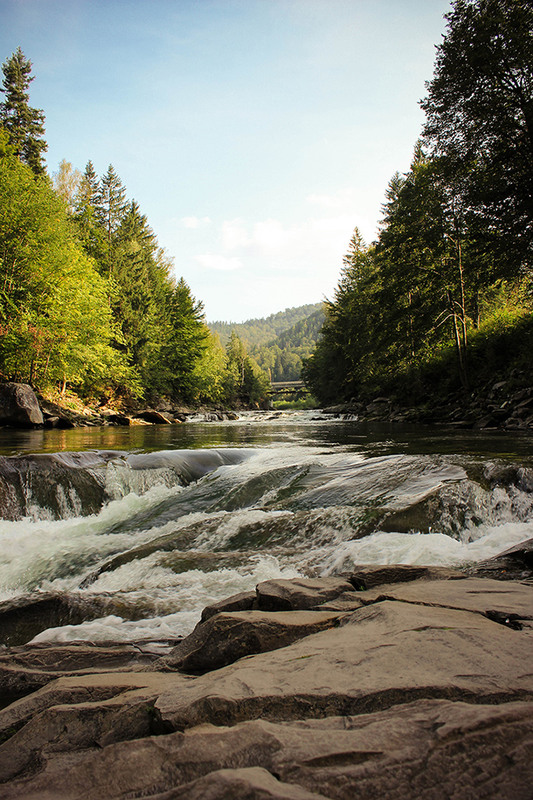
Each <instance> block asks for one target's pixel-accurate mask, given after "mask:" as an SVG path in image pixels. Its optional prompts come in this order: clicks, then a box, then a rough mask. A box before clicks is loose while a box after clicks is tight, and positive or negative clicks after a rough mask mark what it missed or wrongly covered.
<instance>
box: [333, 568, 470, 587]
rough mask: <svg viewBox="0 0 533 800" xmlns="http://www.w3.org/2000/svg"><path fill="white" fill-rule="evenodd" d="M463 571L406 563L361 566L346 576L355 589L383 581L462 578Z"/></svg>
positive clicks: (397, 581) (398, 581)
mask: <svg viewBox="0 0 533 800" xmlns="http://www.w3.org/2000/svg"><path fill="white" fill-rule="evenodd" d="M462 577H464V573H462V572H460V571H459V570H452V569H448V568H446V567H418V566H409V565H406V564H389V565H387V566H385V567H381V566H361V567H357V568H356V569H355V571H354V572H352V573H350V575H349V576H347V579H348V580H349V581H350V583H351V584H352V585H353V586H354V588H355V589H371V588H373V587H374V586H381V585H383V584H385V583H404V582H409V581H417V580H435V579H437V578H442V579H447V578H462Z"/></svg>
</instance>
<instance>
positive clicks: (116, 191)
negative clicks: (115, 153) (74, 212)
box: [96, 164, 127, 277]
mask: <svg viewBox="0 0 533 800" xmlns="http://www.w3.org/2000/svg"><path fill="white" fill-rule="evenodd" d="M126 206H127V202H126V189H125V187H124V185H123V183H122V181H121V180H120V178H119V176H118V175H117V173H116V172H115V169H114V167H113V165H112V164H110V165H109V167H108V168H107V172H106V174H105V175H104V176H103V177H102V178H101V180H100V184H99V186H98V195H97V198H96V213H97V216H98V220H99V222H100V225H101V226H102V229H103V231H104V255H103V267H104V269H105V271H106V272H107V275H108V277H110V276H111V275H112V274H113V268H114V261H115V234H116V232H117V230H118V228H119V226H120V223H121V222H122V219H123V217H124V213H125V211H126Z"/></svg>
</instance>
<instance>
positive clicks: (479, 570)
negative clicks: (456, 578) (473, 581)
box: [469, 539, 533, 581]
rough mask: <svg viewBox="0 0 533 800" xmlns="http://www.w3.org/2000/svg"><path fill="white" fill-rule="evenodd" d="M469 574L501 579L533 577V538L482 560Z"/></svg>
mask: <svg viewBox="0 0 533 800" xmlns="http://www.w3.org/2000/svg"><path fill="white" fill-rule="evenodd" d="M469 574H470V575H479V576H480V577H483V578H484V577H490V578H495V579H496V580H500V581H502V580H523V579H531V578H533V539H528V540H527V541H525V542H521V543H520V544H518V545H515V546H514V547H511V548H509V550H505V551H504V552H503V553H499V554H498V555H497V556H494V557H493V558H489V559H487V560H486V561H480V562H479V563H478V564H476V565H475V566H474V567H471V569H470V570H469Z"/></svg>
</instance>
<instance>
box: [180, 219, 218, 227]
mask: <svg viewBox="0 0 533 800" xmlns="http://www.w3.org/2000/svg"><path fill="white" fill-rule="evenodd" d="M180 222H181V224H182V225H183V227H184V228H191V229H196V228H204V227H205V226H206V225H211V220H210V218H209V217H182V218H181V220H180Z"/></svg>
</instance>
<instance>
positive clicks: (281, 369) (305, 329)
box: [251, 304, 324, 381]
mask: <svg viewBox="0 0 533 800" xmlns="http://www.w3.org/2000/svg"><path fill="white" fill-rule="evenodd" d="M323 322H324V309H323V307H322V304H321V307H320V309H319V310H318V311H315V312H313V313H312V314H310V315H309V316H308V317H305V319H302V320H299V321H298V322H297V323H296V324H295V325H293V326H292V327H290V328H289V329H288V330H285V331H282V333H280V334H279V336H278V337H277V338H276V339H274V340H273V341H271V342H269V343H268V344H265V345H261V346H256V347H254V348H252V350H251V353H252V355H253V357H254V358H255V360H256V361H257V363H258V364H259V366H260V367H261V369H262V370H263V371H264V372H266V373H267V374H268V375H269V376H270V379H271V380H272V381H297V380H300V375H301V372H302V366H303V362H304V360H305V359H307V358H309V356H310V355H311V353H312V352H313V350H314V347H315V345H316V343H317V340H318V336H319V333H320V330H321V328H322V325H323Z"/></svg>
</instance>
